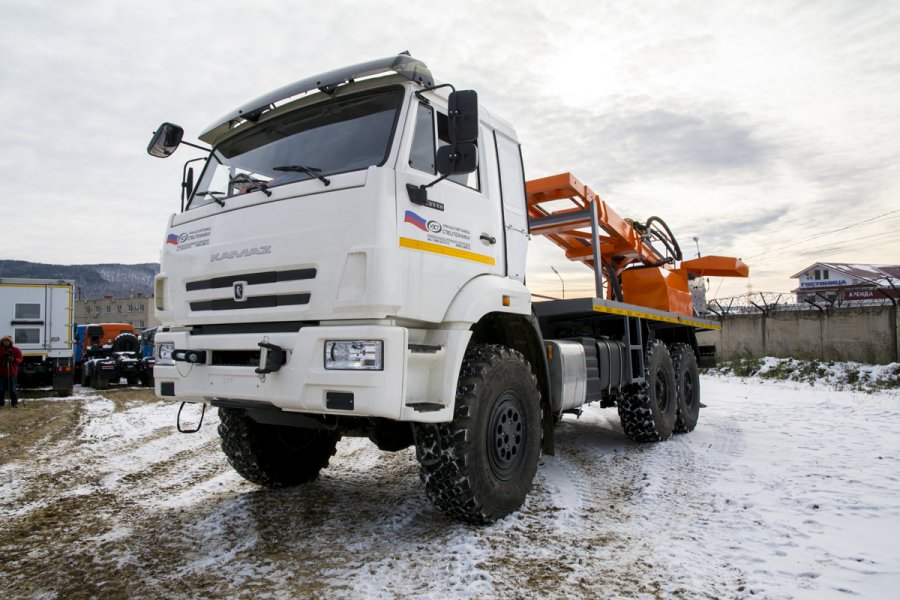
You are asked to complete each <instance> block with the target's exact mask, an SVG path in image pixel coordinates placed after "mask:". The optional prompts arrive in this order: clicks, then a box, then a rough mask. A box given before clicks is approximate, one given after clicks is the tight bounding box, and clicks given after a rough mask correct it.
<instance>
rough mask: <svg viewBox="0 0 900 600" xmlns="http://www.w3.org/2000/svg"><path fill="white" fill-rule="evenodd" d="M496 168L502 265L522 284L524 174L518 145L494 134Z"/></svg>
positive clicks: (525, 215)
mask: <svg viewBox="0 0 900 600" xmlns="http://www.w3.org/2000/svg"><path fill="white" fill-rule="evenodd" d="M494 141H495V143H496V146H497V165H498V167H499V170H500V195H501V196H502V197H503V222H504V228H505V230H506V261H507V269H508V273H509V276H510V277H511V278H512V279H516V280H518V281H520V282H522V283H525V259H526V254H527V252H528V212H527V209H526V206H525V172H524V170H523V169H522V154H521V151H520V149H519V143H518V142H517V141H516V140H514V139H512V138H510V137H509V136H507V135H505V134H503V133H501V132H499V131H495V132H494Z"/></svg>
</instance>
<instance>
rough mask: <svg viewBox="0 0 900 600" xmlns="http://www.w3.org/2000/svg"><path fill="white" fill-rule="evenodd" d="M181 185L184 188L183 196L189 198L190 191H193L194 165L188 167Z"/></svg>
mask: <svg viewBox="0 0 900 600" xmlns="http://www.w3.org/2000/svg"><path fill="white" fill-rule="evenodd" d="M181 187H182V188H183V189H184V198H185V199H187V198H190V197H191V192H193V191H194V167H188V170H187V174H186V175H185V177H184V182H183V183H182V184H181Z"/></svg>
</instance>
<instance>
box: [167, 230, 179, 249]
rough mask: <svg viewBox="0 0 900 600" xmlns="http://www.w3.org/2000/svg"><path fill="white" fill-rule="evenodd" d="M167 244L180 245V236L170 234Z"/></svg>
mask: <svg viewBox="0 0 900 600" xmlns="http://www.w3.org/2000/svg"><path fill="white" fill-rule="evenodd" d="M166 244H175V245H176V246H177V245H178V236H177V235H175V234H174V233H170V234H169V237H167V238H166Z"/></svg>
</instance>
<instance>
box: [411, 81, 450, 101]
mask: <svg viewBox="0 0 900 600" xmlns="http://www.w3.org/2000/svg"><path fill="white" fill-rule="evenodd" d="M445 87H448V88H450V89H451V90H453V91H454V92H455V91H456V88H455V87H453V84H451V83H442V84H441V85H433V86H431V87H426V88H422V89H421V90H419V91H417V92H416V98H418V99H419V100H421V101H422V102H428V100H427V99H426V98H423V97H422V94H424V93H425V92H431V91H433V90H439V89H441V88H445Z"/></svg>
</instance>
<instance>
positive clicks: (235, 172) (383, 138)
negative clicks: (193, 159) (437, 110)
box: [188, 87, 403, 209]
mask: <svg viewBox="0 0 900 600" xmlns="http://www.w3.org/2000/svg"><path fill="white" fill-rule="evenodd" d="M402 98H403V89H402V88H400V87H396V88H389V89H382V90H377V91H375V92H369V93H364V94H357V95H355V96H348V97H346V98H334V99H330V100H326V101H325V102H320V103H318V104H314V105H312V106H308V107H305V108H301V109H298V110H296V111H292V112H289V113H287V114H285V115H283V116H281V117H279V118H275V119H273V120H271V121H266V122H265V123H261V124H259V125H257V126H255V127H252V128H251V129H248V130H247V131H246V132H245V133H243V134H241V135H238V136H236V137H234V138H232V139H229V140H226V141H225V142H222V143H221V144H219V145H218V146H216V147H215V148H214V149H213V151H212V153H211V154H210V158H209V159H208V160H207V164H206V168H205V169H204V171H203V175H202V176H201V178H200V181H199V183H198V185H197V188H196V190H195V192H194V195H193V197H192V198H191V202H190V204H189V205H188V209H192V208H197V207H200V206H205V205H207V204H210V203H212V202H219V203H223V202H224V200H225V199H227V198H229V197H232V196H235V195H239V194H246V193H248V192H252V191H256V190H262V191H263V192H265V193H266V194H269V193H270V192H269V188H274V187H276V186H279V185H284V184H286V183H293V182H296V181H303V180H307V179H318V180H319V182H320V185H322V186H328V185H329V184H330V183H331V181H330V180H329V179H328V177H327V176H328V175H331V174H338V173H346V172H348V171H358V170H361V169H366V168H368V167H370V166H372V165H381V164H383V163H384V161H385V160H386V159H387V155H388V151H389V150H390V142H391V134H392V133H393V130H394V124H395V122H396V117H397V112H398V110H399V107H400V101H401V100H402Z"/></svg>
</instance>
